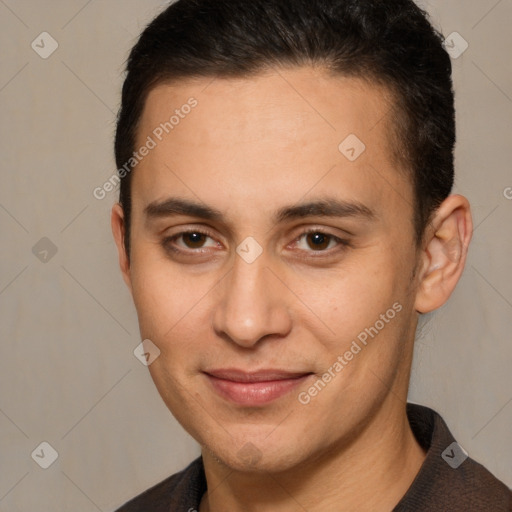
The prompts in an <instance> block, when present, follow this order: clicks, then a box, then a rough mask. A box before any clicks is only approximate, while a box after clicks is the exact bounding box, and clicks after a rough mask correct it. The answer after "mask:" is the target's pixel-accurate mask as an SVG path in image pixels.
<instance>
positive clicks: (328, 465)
mask: <svg viewBox="0 0 512 512" xmlns="http://www.w3.org/2000/svg"><path fill="white" fill-rule="evenodd" d="M424 459H425V452H424V451H423V449H422V448H421V447H420V445H419V444H418V442H417V441H416V439H415V437H414V434H413V433H412V431H411V428H410V425H409V422H408V420H407V415H406V411H405V403H403V402H401V401H400V400H399V399H397V397H396V396H395V395H392V394H389V395H388V397H387V399H386V401H385V403H383V404H382V406H381V407H380V409H379V411H378V412H377V413H376V415H375V416H374V417H373V419H372V420H371V421H370V422H369V423H368V425H366V426H365V427H363V428H362V431H361V432H358V433H355V434H354V436H353V437H352V439H351V440H350V441H348V442H345V443H344V445H343V446H337V445H336V446H331V447H330V449H329V451H328V453H324V454H320V455H317V456H316V457H315V458H314V459H313V458H310V459H309V460H304V461H303V463H302V464H301V465H300V466H297V467H293V468H290V469H288V470H286V471H282V472H279V473H269V472H250V473H248V472H244V473H240V472H236V471H233V470H231V469H230V468H228V467H226V466H224V465H222V464H221V463H219V462H218V461H217V460H215V459H214V458H213V457H212V456H211V455H210V454H208V452H206V451H205V452H203V461H204V466H205V473H206V479H207V482H208V489H210V491H209V492H208V493H207V494H205V495H204V497H203V500H202V502H201V507H200V512H220V511H223V510H230V511H233V512H239V511H240V512H242V511H243V512H267V511H268V512H270V511H272V512H292V511H294V512H295V511H299V510H300V511H303V510H308V512H317V511H318V512H319V511H325V510H339V511H340V512H342V511H349V510H357V511H359V512H366V511H368V512H370V511H372V512H380V511H382V512H389V511H390V510H392V509H393V507H394V506H395V505H396V504H397V503H398V502H399V501H400V499H401V498H402V496H403V495H404V494H405V493H406V492H407V489H408V488H409V486H410V485H411V483H412V481H413V480H414V478H415V476H416V475H417V473H418V471H419V469H420V467H421V464H422V463H423V460H424Z"/></svg>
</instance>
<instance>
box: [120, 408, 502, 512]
mask: <svg viewBox="0 0 512 512" xmlns="http://www.w3.org/2000/svg"><path fill="white" fill-rule="evenodd" d="M407 415H408V418H409V423H410V425H411V428H412V431H413V432H414V435H415V436H416V438H417V439H418V442H419V443H420V444H421V445H422V446H423V447H424V448H425V449H426V450H427V456H426V459H425V461H424V462H423V465H422V466H421V469H420V471H419V473H418V475H417V476H416V478H415V479H414V481H413V483H412V484H411V486H410V487H409V489H408V491H407V492H406V493H405V495H404V496H403V498H402V499H401V500H400V502H399V503H398V504H397V505H396V507H395V508H394V509H393V511H392V512H445V511H446V512H473V511H475V512H512V491H511V490H510V489H509V488H508V487H507V486H506V485H505V484H503V483H502V482H500V481H499V480H498V479H497V478H495V477H494V476H493V475H492V474H491V473H489V471H487V470H486V469H485V468H484V467H483V466H481V465H480V464H478V463H477V462H475V461H474V460H472V459H471V458H469V457H467V455H466V453H465V452H464V451H463V450H462V448H461V447H460V446H459V445H458V444H457V443H456V442H455V439H454V438H453V436H452V434H451V433H450V431H449V430H448V427H447V426H446V423H445V422H444V421H443V419H442V418H441V416H439V414H437V413H436V412H434V411H433V410H431V409H429V408H427V407H422V406H420V405H415V404H407ZM205 492H206V477H205V474H204V467H203V461H202V458H201V457H199V458H198V459H196V460H194V461H193V462H192V463H191V464H190V465H189V466H188V467H187V468H185V469H184V470H183V471H181V472H179V473H176V474H174V475H172V476H170V477H169V478H167V479H166V480H164V481H163V482H161V483H159V484H157V485H155V486H154V487H152V488H151V489H148V490H147V491H145V492H144V493H142V494H140V495H139V496H137V497H136V498H134V499H132V500H131V501H129V502H128V503H126V504H125V505H124V506H122V507H121V508H119V509H118V510H117V511H116V512H197V511H198V510H199V503H200V501H201V498H202V496H203V494H204V493H205Z"/></svg>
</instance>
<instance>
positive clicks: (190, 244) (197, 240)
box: [181, 232, 208, 249]
mask: <svg viewBox="0 0 512 512" xmlns="http://www.w3.org/2000/svg"><path fill="white" fill-rule="evenodd" d="M181 236H182V237H183V243H184V244H185V246H186V247H187V248H188V249H200V248H201V247H203V245H204V244H205V242H206V239H207V238H208V235H205V234H204V233H198V232H190V233H183V234H182V235H181Z"/></svg>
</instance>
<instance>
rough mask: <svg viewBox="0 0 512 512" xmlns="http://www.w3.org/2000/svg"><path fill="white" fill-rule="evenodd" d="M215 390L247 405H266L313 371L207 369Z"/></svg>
mask: <svg viewBox="0 0 512 512" xmlns="http://www.w3.org/2000/svg"><path fill="white" fill-rule="evenodd" d="M204 373H205V375H206V377H207V378H208V380H209V382H210V384H211V385H212V387H213V389H214V391H215V392H216V393H217V394H218V395H220V396H221V397H223V398H225V399H227V400H229V401H231V402H234V403H236V404H238V405H243V406H246V407H251V406H252V407H254V406H258V405H265V404H267V403H270V402H272V401H274V400H277V399H278V398H280V397H282V396H284V395H286V394H288V393H290V392H291V391H292V390H293V389H295V388H296V387H298V386H300V385H301V384H302V383H303V382H304V381H305V380H306V379H307V378H308V377H310V376H311V375H312V373H311V372H290V371H287V370H279V369H265V370H259V371H256V372H245V371H243V370H238V369H232V368H229V369H218V370H208V371H205V372H204Z"/></svg>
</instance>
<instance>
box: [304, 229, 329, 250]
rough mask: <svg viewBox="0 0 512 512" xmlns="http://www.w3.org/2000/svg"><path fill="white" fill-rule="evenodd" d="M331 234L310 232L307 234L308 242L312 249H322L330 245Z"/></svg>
mask: <svg viewBox="0 0 512 512" xmlns="http://www.w3.org/2000/svg"><path fill="white" fill-rule="evenodd" d="M331 238H332V237H331V236H329V235H326V234H324V233H308V234H307V235H306V242H307V244H308V247H309V248H310V249H313V250H314V251H322V250H324V249H327V248H328V247H329V243H330V242H331Z"/></svg>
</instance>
